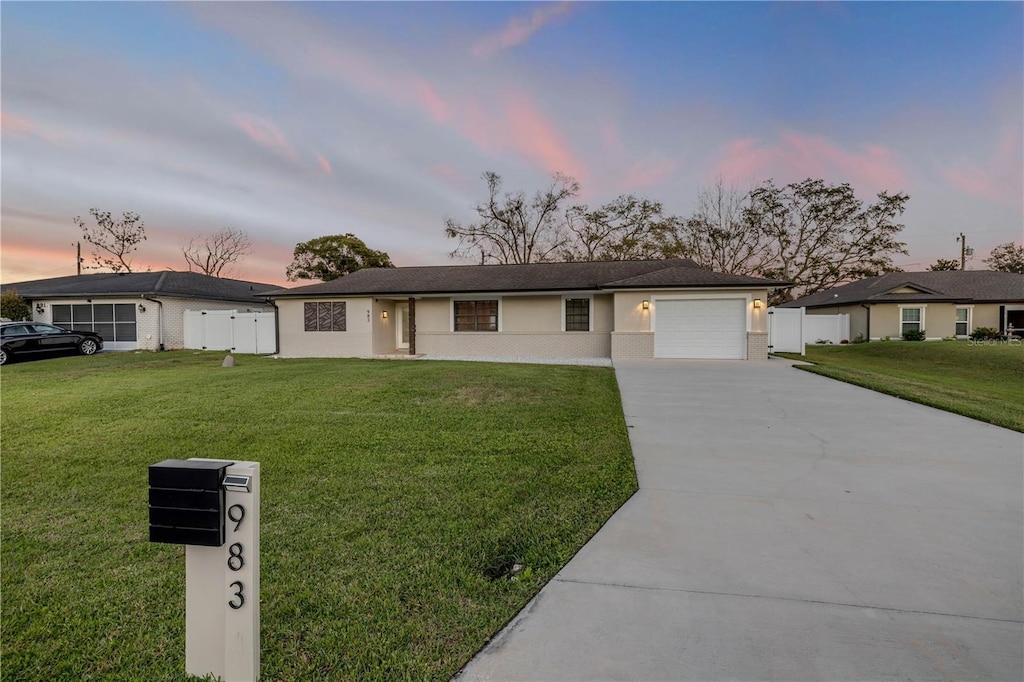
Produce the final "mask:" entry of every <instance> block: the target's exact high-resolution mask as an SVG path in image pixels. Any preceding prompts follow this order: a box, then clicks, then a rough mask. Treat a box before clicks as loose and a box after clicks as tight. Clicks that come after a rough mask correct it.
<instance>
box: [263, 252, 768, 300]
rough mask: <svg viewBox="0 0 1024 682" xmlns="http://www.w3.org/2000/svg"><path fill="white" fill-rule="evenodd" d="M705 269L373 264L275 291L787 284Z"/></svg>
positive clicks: (632, 264) (637, 264) (662, 263)
mask: <svg viewBox="0 0 1024 682" xmlns="http://www.w3.org/2000/svg"><path fill="white" fill-rule="evenodd" d="M783 284H784V283H783V282H776V281H774V280H767V279H756V278H753V277H744V276H742V275H724V274H722V273H718V272H712V271H710V270H705V269H703V268H701V267H700V266H698V265H697V264H696V263H695V262H693V261H692V260H689V259H674V260H656V261H598V262H582V263H528V264H525V265H440V266H423V267H408V268H370V269H366V270H357V271H356V272H354V273H352V274H351V275H347V276H345V277H340V278H338V279H335V280H332V281H330V282H322V283H319V284H311V285H309V286H304V287H296V288H294V289H278V290H276V291H272V292H270V296H273V297H285V296H329V295H342V294H360V295H381V294H454V293H483V292H502V291H586V290H595V289H617V288H624V289H625V288H666V287H670V288H678V287H728V286H751V285H753V286H769V287H775V286H782V285H783Z"/></svg>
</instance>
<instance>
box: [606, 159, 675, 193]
mask: <svg viewBox="0 0 1024 682" xmlns="http://www.w3.org/2000/svg"><path fill="white" fill-rule="evenodd" d="M676 167H677V164H676V163H675V162H674V161H669V160H668V159H650V160H645V161H637V162H636V163H634V164H633V165H632V166H630V167H629V170H628V171H626V176H625V177H624V178H622V180H620V181H619V190H620V191H622V192H635V191H636V190H639V189H645V188H648V187H654V186H655V185H658V184H660V183H661V182H662V181H663V180H664V179H665V178H667V177H668V176H669V175H671V174H672V172H673V171H674V170H675V169H676Z"/></svg>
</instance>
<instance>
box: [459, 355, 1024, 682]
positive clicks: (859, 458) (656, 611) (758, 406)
mask: <svg viewBox="0 0 1024 682" xmlns="http://www.w3.org/2000/svg"><path fill="white" fill-rule="evenodd" d="M616 373H617V376H618V380H619V386H620V388H621V391H622V401H623V407H624V410H625V413H626V423H627V424H628V425H629V434H630V440H631V442H632V445H633V453H634V456H635V458H636V467H637V472H638V475H639V479H640V491H639V492H638V493H637V494H636V495H635V496H633V498H632V499H630V500H629V502H627V503H626V504H625V505H624V506H623V507H622V509H620V510H619V511H618V512H617V513H616V514H615V515H614V516H613V517H612V518H611V520H610V521H609V522H608V523H607V524H606V525H605V527H604V528H603V529H601V531H600V532H599V533H598V534H597V535H596V536H594V538H593V539H592V540H591V541H590V542H589V543H588V544H587V545H586V546H585V547H584V548H583V549H582V550H581V551H580V552H579V554H577V555H576V557H575V558H574V559H573V560H572V561H571V562H570V563H569V564H568V565H567V566H566V567H565V568H564V569H563V570H562V571H561V572H560V573H559V574H558V575H557V576H556V577H555V578H554V580H552V581H551V582H550V583H549V584H548V585H547V586H546V587H545V588H544V589H543V590H542V591H541V593H540V594H539V595H538V596H537V597H536V598H535V599H534V600H533V601H532V602H531V603H530V604H529V605H528V606H527V608H526V609H524V610H523V612H522V613H521V614H520V615H519V616H517V618H516V619H515V620H513V622H512V623H510V624H509V626H508V627H506V628H505V629H504V630H503V631H502V632H501V633H500V634H499V635H498V636H497V637H496V638H495V639H494V640H493V641H492V642H491V643H490V644H489V645H488V646H487V647H486V648H485V649H484V650H483V651H481V652H480V654H478V655H477V657H476V658H474V659H473V661H471V662H470V664H469V665H468V666H467V667H466V669H465V670H464V671H463V672H462V673H461V676H460V677H459V679H460V682H461V681H463V680H722V679H736V680H787V681H790V680H897V679H898V680H953V679H966V680H1022V679H1024V644H1022V642H1024V624H1022V620H1024V603H1022V601H1024V596H1022V595H1024V589H1022V588H1024V586H1022V575H1024V516H1022V501H1024V470H1022V460H1024V438H1022V436H1021V434H1019V433H1015V432H1013V431H1009V430H1006V429H1002V428H999V427H995V426H989V425H986V424H983V423H981V422H977V421H974V420H971V419H967V418H964V417H959V416H956V415H953V414H949V413H946V412H942V411H939V410H934V409H931V408H928V407H924V406H922V405H917V404H914V403H909V402H905V401H902V400H899V399H897V398H892V397H889V396H885V395H881V394H878V393H874V392H872V391H868V390H865V389H862V388H857V387H855V386H850V385H847V384H843V383H840V382H837V381H833V380H830V379H826V378H823V377H818V376H815V375H813V374H810V373H807V372H801V371H798V370H796V369H793V368H792V367H790V366H789V363H787V362H786V361H783V360H771V361H768V362H700V361H656V362H637V363H616Z"/></svg>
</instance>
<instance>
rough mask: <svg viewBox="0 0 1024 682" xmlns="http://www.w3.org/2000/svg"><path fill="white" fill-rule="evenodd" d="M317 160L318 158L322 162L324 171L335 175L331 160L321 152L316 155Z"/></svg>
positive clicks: (321, 166)
mask: <svg viewBox="0 0 1024 682" xmlns="http://www.w3.org/2000/svg"><path fill="white" fill-rule="evenodd" d="M316 160H317V163H319V164H320V168H322V169H323V171H324V173H327V174H328V175H334V169H333V168H331V162H330V161H328V160H327V159H325V158H324V157H323V156H322V155H320V154H317V155H316Z"/></svg>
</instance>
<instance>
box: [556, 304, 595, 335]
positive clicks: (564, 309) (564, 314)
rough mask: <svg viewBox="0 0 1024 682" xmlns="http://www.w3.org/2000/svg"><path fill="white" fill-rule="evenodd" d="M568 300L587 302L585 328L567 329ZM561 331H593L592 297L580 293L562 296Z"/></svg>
mask: <svg viewBox="0 0 1024 682" xmlns="http://www.w3.org/2000/svg"><path fill="white" fill-rule="evenodd" d="M569 301H586V302H587V328H586V329H569ZM562 331H563V332H569V333H572V332H592V331H594V297H593V296H581V295H565V296H562Z"/></svg>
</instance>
